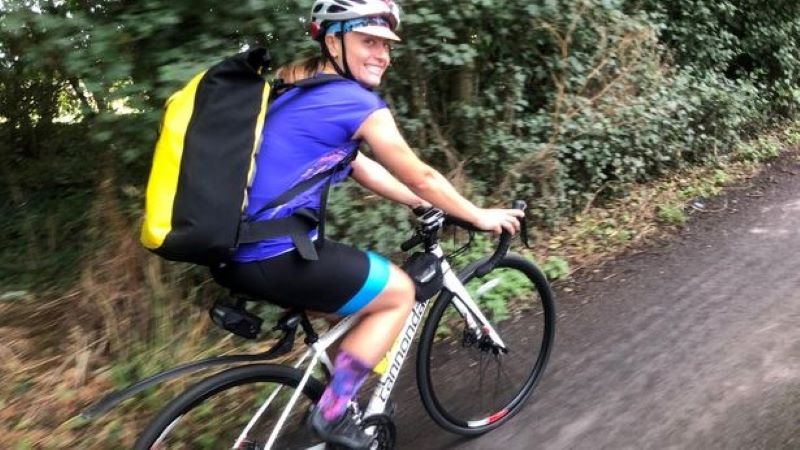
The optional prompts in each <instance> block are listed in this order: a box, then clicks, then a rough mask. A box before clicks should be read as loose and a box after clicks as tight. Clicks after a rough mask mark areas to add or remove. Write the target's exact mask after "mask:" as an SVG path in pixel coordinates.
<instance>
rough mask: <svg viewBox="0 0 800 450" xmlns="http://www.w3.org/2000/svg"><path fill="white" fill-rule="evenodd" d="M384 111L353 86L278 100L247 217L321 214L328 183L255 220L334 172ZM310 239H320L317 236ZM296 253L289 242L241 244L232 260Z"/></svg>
mask: <svg viewBox="0 0 800 450" xmlns="http://www.w3.org/2000/svg"><path fill="white" fill-rule="evenodd" d="M381 108H386V103H384V101H383V100H381V98H380V97H378V96H377V95H376V94H375V93H373V92H371V91H369V90H367V89H365V88H363V87H362V86H361V85H359V84H358V83H356V82H354V81H350V80H341V81H333V82H329V83H325V84H322V85H319V86H315V87H311V88H308V89H298V88H295V89H290V90H289V91H287V92H286V93H285V94H283V95H281V96H280V97H278V98H277V99H276V100H275V101H274V102H272V103H271V104H270V106H269V110H268V112H267V120H266V124H265V126H264V131H263V135H262V140H261V148H260V150H259V153H258V155H256V174H255V178H254V179H253V183H252V185H251V186H250V189H249V191H248V200H249V202H248V205H247V208H246V209H245V217H247V218H248V219H250V220H252V219H255V220H266V219H277V218H281V217H287V216H289V215H291V214H292V213H293V212H294V211H296V210H298V209H303V208H310V209H313V210H315V211H319V209H320V201H321V198H320V197H321V193H322V190H323V188H324V186H325V183H326V182H327V180H323V181H321V182H320V183H318V184H317V185H316V186H314V187H312V188H311V189H309V190H308V191H306V192H304V193H303V194H300V195H299V196H297V197H295V198H294V199H292V200H290V201H289V202H288V203H286V204H284V205H280V206H277V207H275V208H273V209H269V210H266V211H264V212H262V213H260V214H259V215H258V216H256V217H253V216H252V215H253V214H255V213H256V212H257V211H258V210H259V209H261V207H262V206H264V205H266V204H268V203H269V202H270V201H272V200H273V199H275V198H277V197H278V196H279V195H281V194H282V193H284V192H286V191H288V190H289V189H290V188H291V187H292V186H294V185H295V184H297V183H298V182H300V181H302V180H305V179H308V178H310V177H312V176H314V175H315V174H317V173H319V172H323V171H325V170H327V169H329V168H331V167H333V166H335V165H336V164H337V163H339V162H340V161H341V160H342V159H343V158H344V157H345V156H347V155H348V154H349V153H350V152H352V151H355V150H356V149H357V148H358V146H359V145H360V144H361V142H360V141H356V140H353V139H352V136H353V135H354V134H355V132H356V131H357V130H358V128H359V127H360V126H361V124H362V123H364V120H366V118H367V117H369V115H370V114H372V113H373V112H375V111H376V110H379V109H381ZM349 173H350V169H349V168H348V169H345V170H342V171H340V172H337V173H335V174H334V175H332V177H333V182H334V183H338V182H340V181H342V180H344V179H345V178H347V176H348V175H349ZM310 236H311V237H312V240H313V239H316V237H317V231H316V230H314V231H312V232H311V234H310ZM292 249H294V244H292V241H291V239H290V238H288V237H285V238H277V239H269V240H265V241H261V242H256V243H253V244H242V245H241V246H240V247H239V249H238V250H237V251H236V253H235V254H234V257H233V259H234V261H238V262H251V261H258V260H262V259H267V258H270V257H273V256H277V255H279V254H281V253H285V252H288V251H290V250H292Z"/></svg>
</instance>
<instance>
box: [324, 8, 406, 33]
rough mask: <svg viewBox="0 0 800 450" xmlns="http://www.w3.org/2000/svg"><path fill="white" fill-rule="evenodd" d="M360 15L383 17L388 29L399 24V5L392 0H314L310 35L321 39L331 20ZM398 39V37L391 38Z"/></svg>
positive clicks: (395, 27)
mask: <svg viewBox="0 0 800 450" xmlns="http://www.w3.org/2000/svg"><path fill="white" fill-rule="evenodd" d="M361 17H383V18H385V19H386V20H388V22H389V29H390V31H392V32H394V31H395V30H397V28H398V27H399V26H400V7H398V6H397V4H396V3H395V2H394V1H393V0H316V1H315V2H314V5H313V6H312V7H311V37H312V38H313V39H317V40H319V39H321V38H322V36H323V34H324V30H325V28H326V27H327V25H328V24H330V23H332V22H343V21H346V20H350V19H358V18H361ZM393 39H395V40H399V38H397V37H396V35H395V37H394V38H393Z"/></svg>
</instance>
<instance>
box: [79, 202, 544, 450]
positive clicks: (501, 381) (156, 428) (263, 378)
mask: <svg viewBox="0 0 800 450" xmlns="http://www.w3.org/2000/svg"><path fill="white" fill-rule="evenodd" d="M514 206H515V207H517V208H519V209H524V207H525V205H524V202H521V201H517V202H514ZM416 212H417V213H418V226H417V228H416V230H415V232H414V234H413V236H412V237H411V238H410V239H409V240H408V241H406V242H405V243H404V244H403V245H402V249H403V250H404V251H409V250H411V249H413V248H416V247H418V246H422V247H423V251H421V252H416V253H415V254H414V255H413V256H412V257H411V258H410V260H415V261H417V264H416V265H415V268H414V269H413V273H410V274H411V275H412V278H414V279H415V281H416V282H418V283H420V284H421V285H424V286H426V287H427V288H428V289H430V287H431V283H433V291H434V294H435V293H438V296H437V297H436V299H435V300H430V298H433V297H434V294H431V295H430V298H428V299H423V300H422V301H419V296H418V301H417V303H416V304H415V306H414V307H413V309H412V311H411V313H410V314H409V317H408V319H407V320H406V322H405V325H404V326H403V328H402V331H401V332H400V334H399V335H398V337H397V340H396V341H395V343H394V345H393V346H392V349H391V350H390V351H389V352H388V353H387V355H386V357H385V358H384V360H383V361H382V362H381V363H380V364H378V366H377V367H376V369H375V372H376V374H377V376H378V379H377V380H372V383H371V384H369V386H367V385H365V387H364V388H363V389H362V393H369V392H371V395H369V396H368V397H366V396H363V395H362V397H363V398H358V399H355V400H354V401H352V402H351V403H350V405H349V406H348V414H353V417H354V419H355V420H356V422H357V423H358V424H359V425H360V426H362V427H363V428H364V429H365V431H366V432H367V433H369V434H370V435H371V436H372V437H373V441H372V445H371V448H372V449H392V448H394V446H395V440H396V427H395V425H394V421H393V412H394V402H393V401H392V400H391V394H392V392H393V390H394V388H395V386H396V385H397V382H398V377H399V374H400V370H401V368H402V366H403V363H404V362H405V361H406V359H407V357H408V356H409V355H410V354H411V353H412V352H413V349H412V342H413V341H414V339H415V338H416V336H417V333H418V331H419V330H420V327H421V330H422V335H421V338H420V339H419V344H418V348H417V351H416V380H417V387H418V390H419V394H420V396H421V399H422V404H423V405H424V407H425V409H426V411H427V412H428V413H429V415H430V417H431V418H432V419H433V420H434V421H435V422H436V423H437V424H438V425H439V426H441V427H442V428H444V429H445V430H447V431H450V432H453V433H457V434H460V435H465V436H477V435H480V434H483V433H486V432H488V431H490V430H493V429H495V428H497V427H498V426H500V425H502V424H503V423H505V422H506V421H508V420H509V419H510V418H511V417H512V416H513V415H514V414H515V413H517V412H518V411H519V410H520V408H522V406H523V405H524V403H525V401H526V400H527V399H528V398H529V397H530V395H531V393H532V392H533V390H534V387H535V386H536V385H537V383H538V382H539V380H540V378H541V376H542V373H543V372H544V369H545V366H546V364H547V360H548V358H549V356H550V352H551V349H552V346H553V340H554V337H555V320H556V319H555V314H556V313H555V304H554V299H553V295H552V293H551V290H550V287H549V285H548V283H547V280H546V278H545V276H544V275H543V274H542V272H541V271H540V270H539V269H538V268H537V267H536V265H535V264H534V263H533V262H531V261H529V260H527V259H525V258H523V257H522V256H520V255H517V254H510V253H508V250H509V246H510V242H511V238H512V236H511V235H510V234H508V233H503V234H501V236H500V239H499V242H498V245H497V247H496V249H495V251H494V253H493V254H492V255H491V256H487V257H484V258H481V259H479V260H477V261H475V262H473V263H471V264H469V265H467V266H466V267H465V268H464V269H462V270H461V271H460V272H459V273H458V274H456V273H455V272H454V271H453V269H452V268H451V266H450V264H449V262H448V258H452V257H453V256H454V255H455V254H457V253H461V252H463V251H465V250H466V249H467V248H469V246H470V244H471V243H472V242H473V239H472V237H473V234H474V232H476V231H479V230H477V229H475V228H474V227H473V226H472V225H471V224H469V223H466V222H464V221H461V220H459V219H457V218H454V217H450V216H448V215H446V214H444V213H443V212H442V211H441V210H438V209H435V208H431V209H429V210H426V211H416ZM448 224H450V225H455V226H458V227H461V228H464V229H466V230H468V231H469V236H470V239H469V242H468V243H467V244H466V245H464V246H463V247H461V248H460V249H458V250H457V251H455V252H453V253H451V254H450V255H448V256H445V255H444V251H443V249H442V247H441V245H440V243H439V240H440V234H441V230H442V229H443V227H444V226H445V225H448ZM522 225H523V226H522V231H521V233H520V236H521V238H522V240H523V241H524V243H525V245H526V246H527V245H528V243H527V235H526V231H525V225H524V222H523V224H522ZM420 261H427V263H425V264H423V265H420V264H419V262H420ZM426 283H427V284H426ZM431 304H432V307H431ZM244 306H245V302H244V301H239V302H237V303H221V304H217V305H215V308H214V309H212V311H211V314H212V318H214V319H215V322H216V323H217V324H218V325H221V326H222V327H223V328H225V329H227V330H229V331H232V332H234V333H236V334H238V335H241V336H245V337H250V338H253V337H256V336H257V335H258V332H259V329H260V327H261V322H262V320H261V318H259V317H258V316H256V315H254V314H252V313H250V312H249V311H247V310H246V309H245V307H244ZM357 320H358V319H357V318H356V317H355V316H350V317H345V318H343V319H342V320H341V321H339V322H338V323H336V324H335V325H333V326H332V327H331V328H330V329H329V330H328V331H327V332H325V333H324V334H322V335H318V334H317V332H316V331H315V329H314V326H313V325H312V323H311V321H310V320H309V317H308V316H307V315H306V313H305V312H304V311H301V310H292V311H288V312H287V313H286V314H284V315H283V316H282V317H281V318H280V319H279V320H278V322H277V325H276V326H275V327H274V328H273V331H280V332H281V333H282V336H281V338H280V339H279V340H278V342H277V343H276V344H275V345H273V347H272V348H270V349H269V350H267V351H266V352H264V353H259V354H254V355H230V356H222V357H217V358H210V359H207V360H203V361H199V362H195V363H191V364H188V365H184V366H180V367H177V368H175V369H172V370H169V371H166V372H163V373H161V374H157V375H155V376H153V377H150V378H148V379H146V380H142V381H141V382H139V383H137V384H135V385H133V386H131V387H130V388H128V389H125V390H123V391H120V392H117V393H114V394H112V395H111V396H109V397H108V398H106V399H104V400H103V401H101V402H100V403H98V404H97V405H95V406H93V407H91V408H90V409H89V410H87V411H86V412H84V417H86V418H93V417H96V416H98V415H99V414H102V413H103V412H105V411H107V410H109V409H110V408H111V407H113V405H115V404H117V403H119V402H120V401H121V400H122V399H124V398H128V397H130V396H132V395H134V394H136V393H138V392H141V391H142V390H144V389H146V388H148V387H150V386H152V385H154V384H156V383H160V382H162V381H164V380H166V379H169V378H174V377H176V376H179V375H182V374H185V373H187V372H191V371H195V370H200V369H208V368H211V367H218V366H219V365H223V364H238V365H237V366H235V367H233V368H230V369H227V370H224V371H222V372H219V373H217V374H214V375H211V376H209V377H208V378H205V379H203V380H202V381H200V382H198V383H197V384H195V385H194V386H192V387H190V388H189V389H188V390H186V391H185V392H183V393H182V394H180V395H179V396H178V397H176V398H175V399H174V400H172V401H171V402H170V403H168V404H167V406H166V407H165V408H163V409H162V410H161V412H160V413H159V414H158V415H157V416H156V417H155V419H153V420H152V422H151V423H150V424H149V425H148V426H147V428H146V429H145V430H144V431H143V432H142V434H141V435H140V436H139V439H138V441H137V442H136V444H135V448H136V449H196V448H234V449H253V450H255V449H258V450H262V449H324V448H327V447H326V446H325V443H322V442H321V441H320V440H319V439H318V438H316V437H315V436H314V434H313V433H312V432H311V431H310V430H308V429H307V427H306V426H305V423H304V421H305V416H306V414H307V412H308V410H309V407H310V406H311V405H313V404H315V403H316V401H317V400H318V399H319V397H320V396H321V395H322V392H323V390H324V386H325V383H323V381H321V379H323V380H326V381H327V380H328V379H329V377H330V374H331V371H332V370H333V364H332V362H331V359H330V357H329V356H328V352H327V351H326V350H329V349H331V346H333V345H334V344H335V343H336V342H337V341H338V340H339V339H340V338H341V337H342V336H343V335H344V334H345V333H347V331H348V330H350V329H351V328H352V327H353V326H354V325H355V323H356V321H357ZM299 330H302V331H303V333H304V334H305V339H304V341H305V344H306V346H307V349H306V351H305V352H304V353H303V354H302V356H300V357H299V358H298V359H297V361H296V362H295V364H294V365H293V366H286V365H278V364H270V363H265V362H264V361H268V360H271V359H275V358H277V357H279V356H284V355H287V354H289V353H290V352H292V350H293V347H294V342H295V337H296V335H297V334H298V331H299ZM242 363H247V364H242Z"/></svg>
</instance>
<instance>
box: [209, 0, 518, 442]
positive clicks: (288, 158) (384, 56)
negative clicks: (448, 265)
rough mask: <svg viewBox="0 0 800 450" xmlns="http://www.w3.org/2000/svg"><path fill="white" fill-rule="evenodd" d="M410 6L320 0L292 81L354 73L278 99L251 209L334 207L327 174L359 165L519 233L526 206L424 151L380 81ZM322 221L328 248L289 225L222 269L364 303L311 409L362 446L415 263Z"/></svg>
mask: <svg viewBox="0 0 800 450" xmlns="http://www.w3.org/2000/svg"><path fill="white" fill-rule="evenodd" d="M399 24H400V11H399V8H398V7H397V5H396V4H395V3H394V2H393V1H391V0H358V1H354V0H316V1H315V2H314V5H313V7H312V13H311V35H312V37H313V38H314V39H315V40H317V41H318V42H319V43H320V47H321V53H320V55H317V56H315V57H312V58H307V59H305V60H301V61H297V62H294V63H292V64H289V65H287V66H285V67H282V68H281V69H279V71H278V77H279V78H281V79H283V81H285V82H287V83H293V82H295V81H298V80H301V79H306V78H311V77H315V76H319V75H323V74H338V75H340V76H341V77H343V79H341V80H336V81H332V82H328V83H324V84H321V85H318V86H314V87H312V88H308V89H291V90H289V91H287V92H286V93H284V94H283V95H281V96H280V97H278V98H277V99H276V100H274V101H273V102H272V104H271V105H270V108H269V112H268V114H267V116H268V117H269V120H267V121H266V125H265V127H264V132H263V140H262V148H263V150H262V151H260V152H259V153H258V156H257V159H256V168H257V170H256V174H255V178H254V180H253V183H252V185H251V188H250V192H249V196H248V198H249V204H248V206H247V208H246V211H245V213H246V214H248V215H253V214H255V215H256V216H257V217H251V218H253V219H256V220H264V219H272V218H280V217H286V216H287V215H290V214H292V213H293V212H295V211H298V210H301V209H304V208H305V209H310V210H313V211H316V212H320V211H322V212H321V214H324V202H325V200H324V198H323V197H325V196H324V195H322V192H323V191H324V190H325V189H326V185H327V181H332V182H334V183H335V182H339V181H342V180H343V179H344V178H345V177H346V176H347V175H350V176H351V177H352V178H353V179H355V180H356V181H357V182H358V183H360V184H361V185H362V186H364V187H366V188H367V189H369V190H371V191H373V192H375V193H376V194H379V195H381V196H383V197H385V198H387V199H389V200H393V201H395V202H398V203H401V204H405V205H408V206H410V207H417V206H430V205H434V206H436V207H438V208H440V209H442V210H444V211H445V212H447V213H448V214H451V215H453V216H456V217H459V218H462V219H464V220H467V221H469V222H471V223H472V224H473V225H475V226H476V227H477V228H480V229H483V230H487V231H493V232H497V233H499V232H501V231H503V230H506V231H509V232H511V233H516V231H517V230H518V229H519V220H518V218H519V217H521V216H522V212H521V211H519V210H513V209H482V208H478V207H477V206H475V205H474V204H472V203H471V202H469V201H468V200H466V199H465V198H464V197H462V196H461V195H459V194H458V192H456V190H455V189H454V188H453V186H452V185H451V184H450V183H449V182H448V181H447V180H446V179H445V178H444V177H443V176H442V175H441V174H440V173H438V172H437V171H436V170H434V169H433V168H431V167H430V166H428V165H427V164H425V163H424V162H422V161H420V160H419V158H417V156H416V155H415V154H414V153H413V152H412V150H411V149H410V148H409V146H408V145H407V144H406V142H405V140H404V139H403V137H402V136H401V134H400V131H399V130H398V128H397V125H396V124H395V121H394V118H393V116H392V113H391V112H390V111H389V109H388V108H387V105H386V103H384V101H383V100H382V99H381V98H380V97H379V96H378V95H377V94H376V93H374V92H373V91H372V89H373V88H376V87H378V85H379V84H380V82H381V78H382V76H383V74H384V72H385V71H386V69H387V68H388V67H389V63H390V50H391V48H390V43H391V42H392V41H400V38H399V37H398V36H397V34H396V31H397V28H398V26H399ZM362 142H366V143H367V144H368V146H369V148H370V149H371V152H372V155H373V156H374V158H375V159H371V158H369V157H367V156H366V155H364V154H362V153H357V156H356V157H355V159H353V160H352V162H351V163H350V164H349V166H345V167H342V168H341V170H339V171H334V172H333V174H332V175H330V178H331V179H330V180H325V181H322V182H320V183H318V185H317V186H316V187H313V188H311V189H309V190H308V191H306V192H304V193H302V194H301V195H298V196H296V197H295V198H293V199H292V200H290V201H289V202H288V203H285V204H283V205H281V206H278V207H275V208H271V209H267V210H266V211H260V210H261V209H262V207H264V205H267V204H269V202H271V201H273V200H275V199H276V198H277V197H279V196H280V195H281V194H283V193H285V192H287V191H288V190H289V189H290V188H291V187H292V186H294V185H295V184H296V183H297V182H298V181H299V180H304V179H308V178H309V177H312V176H313V175H315V174H318V173H321V172H324V171H326V170H329V169H330V168H332V167H336V165H337V164H340V163H341V162H342V161H347V160H346V159H345V158H347V156H348V155H350V154H352V153H353V152H357V151H358V148H359V146H360V144H361V143H362ZM319 234H320V233H319V232H318V230H314V231H313V232H312V233H311V235H310V236H309V237H310V238H311V239H312V240H314V241H315V242H314V250H315V253H316V259H313V258H308V255H303V254H301V253H305V252H303V251H301V250H303V249H298V248H296V245H295V242H296V240H293V239H291V238H289V237H287V238H281V239H270V240H266V241H262V242H258V243H255V244H243V245H241V247H240V248H239V249H238V250H237V253H236V254H235V256H234V263H232V264H229V265H227V266H226V267H224V268H221V269H217V270H216V271H215V273H214V275H215V277H216V278H217V279H218V280H219V281H220V282H221V283H222V284H224V285H226V286H229V287H234V286H235V289H237V290H238V291H241V292H244V293H247V294H250V295H253V296H255V297H258V298H264V299H267V300H269V301H270V302H273V303H276V304H279V305H282V306H287V307H299V308H303V309H308V310H312V311H322V312H326V313H334V314H337V315H341V316H344V315H351V314H357V315H358V316H360V317H361V320H360V321H359V324H358V325H357V326H356V327H355V328H353V330H352V331H351V332H350V333H349V334H348V335H347V336H346V337H345V338H344V340H343V341H342V343H341V345H340V350H339V353H338V355H337V356H336V359H335V363H334V366H335V367H334V373H333V378H332V380H331V382H330V384H329V385H328V387H327V389H326V390H325V392H324V394H323V395H322V398H321V399H320V401H319V403H318V404H317V406H316V407H315V408H314V409H313V410H312V412H311V415H310V417H309V422H310V426H311V427H312V428H313V429H314V430H315V432H316V433H317V434H318V435H319V436H320V438H322V439H323V440H325V441H327V442H331V443H335V444H339V445H343V446H347V447H353V448H360V447H364V446H366V445H368V444H369V442H370V439H369V438H368V436H367V435H366V434H365V433H364V431H362V430H361V429H360V428H359V427H358V426H357V425H356V424H355V423H354V422H353V421H352V419H351V418H350V415H349V414H345V412H346V407H347V404H348V402H349V401H350V400H351V399H352V398H353V397H354V396H355V394H356V393H357V391H358V390H359V388H360V386H361V384H362V383H363V381H364V380H365V378H366V377H367V375H368V374H369V373H370V371H371V369H372V368H373V367H374V366H375V365H376V364H377V363H378V361H379V360H380V359H381V358H382V357H383V355H384V354H385V353H386V352H387V351H388V350H389V348H390V346H391V344H392V342H393V341H394V339H395V338H396V336H397V334H398V333H399V331H400V329H401V327H402V325H403V323H404V321H405V319H406V317H407V316H408V314H409V312H410V310H411V308H412V306H413V304H414V292H415V287H414V284H413V282H412V281H411V279H410V278H409V277H408V275H406V274H405V272H403V270H402V269H400V268H398V267H397V266H395V265H394V264H392V263H390V262H389V261H388V260H386V259H385V258H383V257H381V256H379V255H377V254H375V253H373V252H363V251H361V250H358V249H356V248H353V247H350V246H347V245H344V244H341V243H338V242H334V241H330V240H325V239H324V237H323V236H320V235H319Z"/></svg>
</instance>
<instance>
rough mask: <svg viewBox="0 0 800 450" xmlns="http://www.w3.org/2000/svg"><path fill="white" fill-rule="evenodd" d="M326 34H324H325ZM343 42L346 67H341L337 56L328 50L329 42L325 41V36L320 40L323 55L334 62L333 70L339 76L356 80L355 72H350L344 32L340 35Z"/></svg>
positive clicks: (343, 61) (344, 64)
mask: <svg viewBox="0 0 800 450" xmlns="http://www.w3.org/2000/svg"><path fill="white" fill-rule="evenodd" d="M323 36H324V35H323ZM340 38H341V42H342V63H343V64H342V65H343V66H344V68H342V67H339V63H337V62H336V58H334V57H333V55H331V52H330V51H329V50H328V44H326V43H325V38H324V37H323V39H322V40H321V41H320V42H321V43H322V55H323V56H324V57H325V58H327V59H328V61H330V62H331V64H333V70H335V71H336V73H338V74H339V76H341V77H344V78H347V79H350V80H353V81H356V78H355V77H354V76H353V73H352V72H350V66H349V65H348V64H347V51H346V50H345V48H344V32H342V34H341V35H340Z"/></svg>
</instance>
